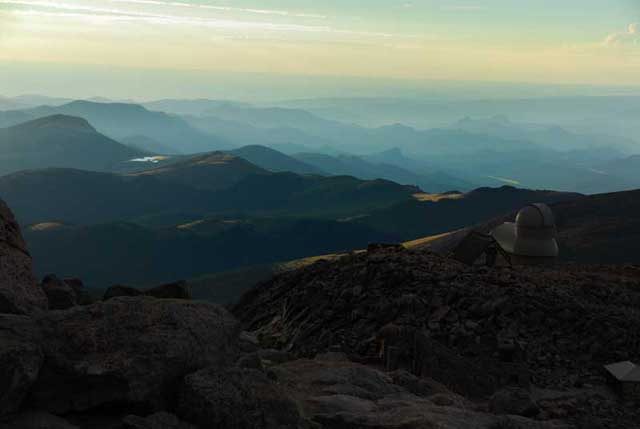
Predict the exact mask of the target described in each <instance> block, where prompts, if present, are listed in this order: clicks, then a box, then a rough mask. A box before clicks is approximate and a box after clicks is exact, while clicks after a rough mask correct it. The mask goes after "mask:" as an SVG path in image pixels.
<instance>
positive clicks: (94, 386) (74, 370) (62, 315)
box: [32, 297, 240, 413]
mask: <svg viewBox="0 0 640 429" xmlns="http://www.w3.org/2000/svg"><path fill="white" fill-rule="evenodd" d="M37 322H38V324H39V326H40V328H41V330H42V332H43V337H44V340H43V350H44V353H45V356H46V359H45V364H44V366H43V368H42V370H41V372H40V377H39V379H38V382H37V383H36V384H35V385H34V387H33V389H32V397H33V400H34V404H35V405H36V406H37V407H39V408H42V409H45V410H48V411H50V412H53V413H66V412H70V411H84V410H88V409H90V408H93V407H96V406H100V405H107V404H114V403H120V404H122V403H127V404H130V405H131V406H138V407H142V408H143V409H147V410H152V411H154V410H162V409H164V407H165V406H166V405H167V404H168V403H169V402H171V397H172V395H173V394H174V390H175V385H176V384H177V383H178V382H180V381H181V380H182V378H183V377H184V376H185V375H186V374H189V373H191V372H194V371H197V370H198V369H201V368H204V367H208V366H223V365H225V364H227V363H228V362H233V361H234V360H235V359H237V354H236V341H237V337H238V334H239V332H240V330H239V326H238V323H237V322H236V320H235V319H234V318H233V317H232V316H231V315H230V313H229V312H227V311H226V310H225V309H224V308H222V307H220V306H217V305H214V304H207V303H197V302H186V301H182V302H177V301H173V300H159V299H153V298H147V297H137V298H131V297H128V298H124V297H123V298H114V299H112V300H109V301H106V302H100V303H96V304H93V305H89V306H84V307H74V308H72V309H69V310H65V311H52V312H49V313H48V314H45V315H42V316H40V317H39V318H38V319H37Z"/></svg>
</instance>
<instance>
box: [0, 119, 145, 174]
mask: <svg viewBox="0 0 640 429" xmlns="http://www.w3.org/2000/svg"><path fill="white" fill-rule="evenodd" d="M144 154H145V152H143V151H140V150H136V149H133V148H130V147H128V146H125V145H123V144H120V143H118V142H116V141H114V140H111V139H110V138H108V137H105V136H104V135H102V134H100V133H98V132H97V131H96V130H95V129H94V128H93V127H92V126H91V125H90V124H89V123H88V122H87V121H86V120H85V119H82V118H78V117H72V116H65V115H53V116H47V117H44V118H40V119H36V120H33V121H30V122H26V123H23V124H20V125H16V126H13V127H9V128H4V129H0V175H3V174H8V173H11V172H15V171H19V170H23V169H36V168H46V167H69V168H82V169H86V170H98V171H108V170H113V169H118V168H119V167H120V166H121V165H122V164H123V163H124V162H126V161H128V160H130V159H132V158H135V157H138V156H143V155H144Z"/></svg>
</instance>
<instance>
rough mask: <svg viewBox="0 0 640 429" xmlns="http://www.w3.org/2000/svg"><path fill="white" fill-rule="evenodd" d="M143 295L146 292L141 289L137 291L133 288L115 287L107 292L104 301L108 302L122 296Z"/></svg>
mask: <svg viewBox="0 0 640 429" xmlns="http://www.w3.org/2000/svg"><path fill="white" fill-rule="evenodd" d="M142 295H144V292H142V291H141V290H140V289H136V288H134V287H131V286H124V285H113V286H111V287H109V288H108V289H107V290H106V291H105V293H104V297H103V298H102V299H103V300H104V301H108V300H110V299H111V298H118V297H121V296H142Z"/></svg>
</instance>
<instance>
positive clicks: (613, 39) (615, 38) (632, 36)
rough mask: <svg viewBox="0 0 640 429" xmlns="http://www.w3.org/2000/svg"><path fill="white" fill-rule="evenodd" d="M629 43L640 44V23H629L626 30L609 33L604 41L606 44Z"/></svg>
mask: <svg viewBox="0 0 640 429" xmlns="http://www.w3.org/2000/svg"><path fill="white" fill-rule="evenodd" d="M627 44H633V45H640V23H637V22H635V23H632V24H629V26H628V27H627V29H626V30H625V31H619V32H617V33H612V34H609V35H608V36H607V37H606V38H605V40H604V42H603V45H605V46H618V45H627Z"/></svg>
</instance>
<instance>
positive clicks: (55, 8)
mask: <svg viewBox="0 0 640 429" xmlns="http://www.w3.org/2000/svg"><path fill="white" fill-rule="evenodd" d="M108 2H109V3H112V4H113V3H145V4H148V3H150V2H151V3H153V4H156V3H161V4H163V5H165V6H166V5H168V4H169V3H168V2H158V1H157V0H108ZM172 4H173V5H178V7H182V8H185V9H191V5H187V4H186V3H182V2H174V3H172ZM2 5H13V6H22V7H26V8H17V9H15V10H13V11H12V13H13V14H14V15H18V16H23V17H36V16H41V17H49V18H52V17H59V18H71V19H76V20H88V21H92V22H96V21H102V22H129V23H136V22H138V23H147V24H154V25H181V26H191V27H205V28H210V29H217V30H259V31H272V32H296V33H321V34H335V35H351V36H367V37H382V38H388V37H392V36H393V35H392V34H387V33H379V32H365V31H352V30H345V29H338V28H334V27H331V26H328V25H309V24H298V23H295V22H271V21H251V20H242V19H231V18H217V17H200V16H194V15H193V14H191V15H189V14H179V13H172V14H171V13H150V12H140V11H134V10H130V9H122V8H110V7H100V6H86V5H81V4H78V3H70V2H59V1H48V0H0V6H2ZM185 5H187V6H185ZM205 6H206V5H205ZM222 9H224V10H225V11H231V10H233V11H247V10H248V9H237V8H222ZM252 11H253V12H257V11H258V10H257V9H253V10H252ZM261 12H262V13H264V14H273V15H279V14H280V13H288V12H284V11H266V10H263V11H261ZM287 16H291V17H294V15H287Z"/></svg>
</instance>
